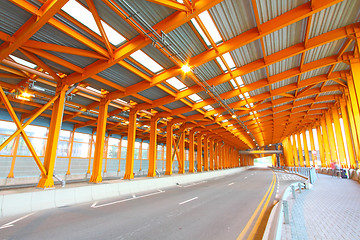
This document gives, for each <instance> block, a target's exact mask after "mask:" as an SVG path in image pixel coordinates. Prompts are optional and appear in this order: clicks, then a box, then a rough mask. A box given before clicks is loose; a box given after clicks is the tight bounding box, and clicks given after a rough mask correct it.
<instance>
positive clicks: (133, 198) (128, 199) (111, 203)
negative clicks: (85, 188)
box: [91, 190, 165, 208]
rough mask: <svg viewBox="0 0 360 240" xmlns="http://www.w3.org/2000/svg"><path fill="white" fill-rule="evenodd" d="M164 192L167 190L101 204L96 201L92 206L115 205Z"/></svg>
mask: <svg viewBox="0 0 360 240" xmlns="http://www.w3.org/2000/svg"><path fill="white" fill-rule="evenodd" d="M163 192H165V191H162V190H158V192H154V193H149V194H145V195H141V196H138V197H137V196H135V197H132V198H127V199H123V200H119V201H115V202H110V203H104V204H101V205H96V203H97V202H96V203H93V205H91V207H92V208H100V207H106V206H109V205H113V204H117V203H122V202H128V201H131V200H135V199H139V198H144V197H149V196H153V195H156V194H160V193H163Z"/></svg>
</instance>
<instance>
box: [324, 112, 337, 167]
mask: <svg viewBox="0 0 360 240" xmlns="http://www.w3.org/2000/svg"><path fill="white" fill-rule="evenodd" d="M325 121H326V127H327V131H328V137H329V143H330V153H331V158H332V160H333V161H336V162H338V157H337V152H336V144H335V136H334V129H333V126H332V121H331V115H330V112H326V113H325Z"/></svg>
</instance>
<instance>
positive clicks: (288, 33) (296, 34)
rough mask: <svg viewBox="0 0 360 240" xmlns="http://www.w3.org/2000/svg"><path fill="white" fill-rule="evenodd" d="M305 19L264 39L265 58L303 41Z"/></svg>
mask: <svg viewBox="0 0 360 240" xmlns="http://www.w3.org/2000/svg"><path fill="white" fill-rule="evenodd" d="M306 22H307V19H303V20H301V21H298V22H296V23H293V24H291V25H289V26H286V27H284V28H281V29H279V30H277V31H276V32H273V33H270V34H269V35H267V36H265V37H264V45H265V50H266V54H267V56H269V55H271V54H274V53H276V52H278V51H281V50H283V49H285V48H288V47H290V46H293V45H295V44H298V43H301V42H303V41H304V37H305V30H306Z"/></svg>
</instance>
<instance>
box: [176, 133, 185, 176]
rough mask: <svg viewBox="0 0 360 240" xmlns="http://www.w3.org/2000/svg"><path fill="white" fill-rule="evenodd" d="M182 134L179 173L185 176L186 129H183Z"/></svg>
mask: <svg viewBox="0 0 360 240" xmlns="http://www.w3.org/2000/svg"><path fill="white" fill-rule="evenodd" d="M181 130H182V134H181V137H180V143H179V151H180V154H179V155H180V157H179V164H178V165H179V173H181V174H183V173H185V129H183V128H182V129H181Z"/></svg>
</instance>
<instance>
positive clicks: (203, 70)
mask: <svg viewBox="0 0 360 240" xmlns="http://www.w3.org/2000/svg"><path fill="white" fill-rule="evenodd" d="M193 72H194V73H195V75H196V76H197V77H198V78H199V79H200V80H203V81H207V80H209V79H211V78H214V77H217V76H219V75H221V74H222V73H221V71H220V69H219V67H218V65H217V64H216V63H215V62H214V61H209V62H207V63H205V64H203V65H201V66H199V67H197V68H195V69H194V71H193Z"/></svg>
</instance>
